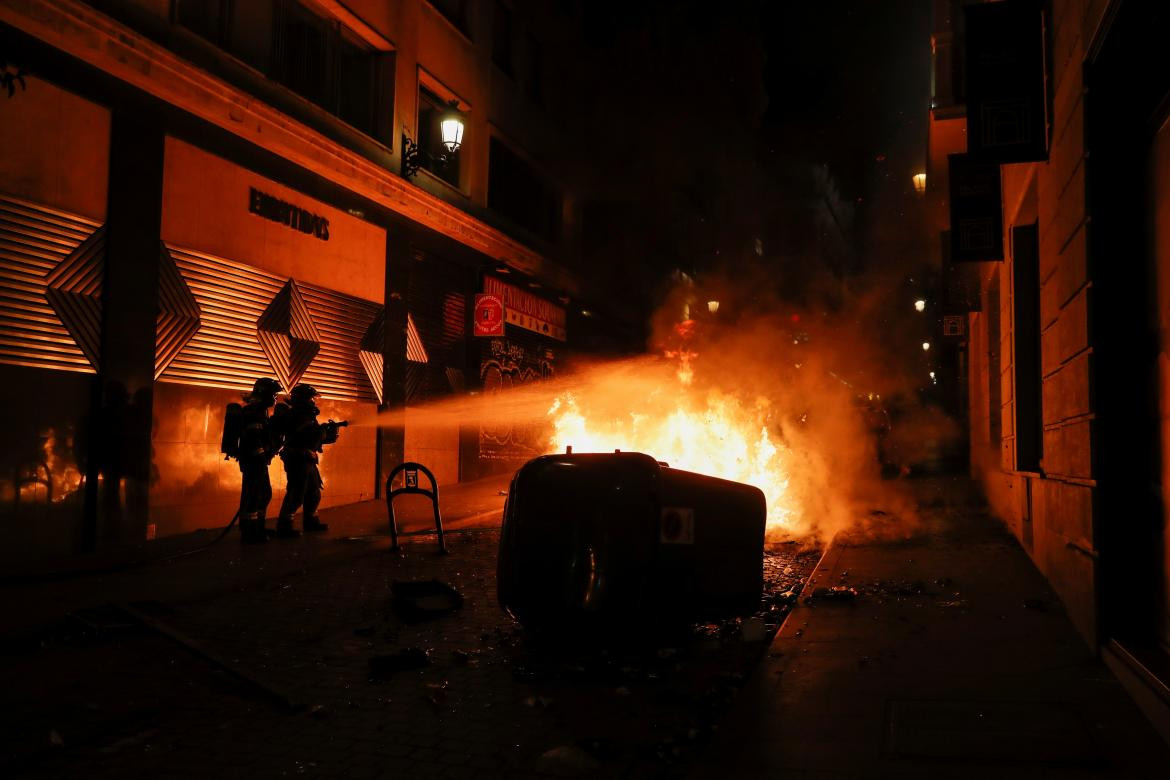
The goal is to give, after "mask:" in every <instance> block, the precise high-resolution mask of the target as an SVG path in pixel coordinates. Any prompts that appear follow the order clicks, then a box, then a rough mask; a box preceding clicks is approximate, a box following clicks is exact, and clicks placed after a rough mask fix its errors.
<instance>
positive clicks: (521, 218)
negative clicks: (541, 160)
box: [488, 138, 561, 242]
mask: <svg viewBox="0 0 1170 780" xmlns="http://www.w3.org/2000/svg"><path fill="white" fill-rule="evenodd" d="M488 208H490V209H492V210H493V211H495V212H497V213H498V214H501V215H503V216H505V217H507V218H508V219H510V220H512V221H513V222H515V223H516V224H517V225H519V226H520V227H522V228H524V229H526V230H528V231H531V232H532V233H533V234H535V235H536V236H538V237H540V238H542V239H544V240H545V241H548V242H556V240H557V238H558V235H559V233H560V228H561V197H560V193H558V192H557V191H556V189H555V188H553V187H552V185H551V184H549V183H548V182H547V181H546V180H545V179H544V178H543V177H542V176H541V175H540V174H539V173H537V171H536V169H535V168H534V167H533V166H532V165H531V164H530V163H529V162H528V161H527V160H525V159H524V158H522V157H520V155H518V154H516V153H515V152H513V151H512V150H511V149H509V148H508V147H507V145H505V144H504V143H503V142H501V141H500V140H499V139H498V138H493V139H491V142H490V148H489V151H488Z"/></svg>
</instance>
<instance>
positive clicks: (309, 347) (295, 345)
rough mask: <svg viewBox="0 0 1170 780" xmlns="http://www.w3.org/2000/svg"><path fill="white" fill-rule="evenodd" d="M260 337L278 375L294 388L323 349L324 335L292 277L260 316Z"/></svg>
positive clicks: (257, 330)
mask: <svg viewBox="0 0 1170 780" xmlns="http://www.w3.org/2000/svg"><path fill="white" fill-rule="evenodd" d="M256 337H257V340H259V342H260V348H261V349H263V350H264V354H265V355H266V356H267V357H268V362H269V363H271V364H272V370H273V371H275V372H276V378H277V379H278V380H280V383H281V384H282V385H284V389H285V390H286V391H287V390H291V389H292V388H293V385H295V384H297V382H299V381H300V380H301V377H302V376H304V373H305V371H306V370H307V369H308V368H309V364H310V363H312V362H313V358H314V357H316V356H317V353H318V352H319V351H320V349H321V335H320V334H319V333H318V332H317V328H316V326H315V325H314V324H313V318H312V317H311V316H310V315H309V309H308V307H307V306H305V301H304V299H303V298H301V293H300V291H299V290H298V289H297V285H296V283H295V282H294V281H293V280H292V279H289V280H288V281H287V282H285V285H284V287H282V288H281V289H280V292H278V293H277V294H276V296H275V297H274V298H273V299H272V301H271V302H269V304H268V306H267V308H265V309H264V311H263V312H262V313H261V315H260V317H259V319H257V320H256Z"/></svg>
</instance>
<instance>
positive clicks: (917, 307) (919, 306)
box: [914, 298, 926, 311]
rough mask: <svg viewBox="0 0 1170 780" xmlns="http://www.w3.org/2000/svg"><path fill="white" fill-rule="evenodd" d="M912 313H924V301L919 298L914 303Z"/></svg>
mask: <svg viewBox="0 0 1170 780" xmlns="http://www.w3.org/2000/svg"><path fill="white" fill-rule="evenodd" d="M914 311H926V301H924V300H922V299H921V298H919V299H918V300H916V301H914Z"/></svg>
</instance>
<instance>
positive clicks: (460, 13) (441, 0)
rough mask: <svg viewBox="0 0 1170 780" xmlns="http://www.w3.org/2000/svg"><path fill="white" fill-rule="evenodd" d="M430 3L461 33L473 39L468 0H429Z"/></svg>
mask: <svg viewBox="0 0 1170 780" xmlns="http://www.w3.org/2000/svg"><path fill="white" fill-rule="evenodd" d="M429 2H430V4H431V5H432V6H433V7H434V9H435V10H436V11H438V12H439V13H440V14H442V15H443V17H444V18H445V19H446V20H447V21H448V22H450V23H451V24H453V25H455V28H456V29H457V30H459V32H461V33H463V34H464V35H466V36H468V37H471V25H470V23H469V22H468V15H467V0H429Z"/></svg>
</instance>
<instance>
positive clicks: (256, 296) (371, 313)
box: [160, 246, 381, 403]
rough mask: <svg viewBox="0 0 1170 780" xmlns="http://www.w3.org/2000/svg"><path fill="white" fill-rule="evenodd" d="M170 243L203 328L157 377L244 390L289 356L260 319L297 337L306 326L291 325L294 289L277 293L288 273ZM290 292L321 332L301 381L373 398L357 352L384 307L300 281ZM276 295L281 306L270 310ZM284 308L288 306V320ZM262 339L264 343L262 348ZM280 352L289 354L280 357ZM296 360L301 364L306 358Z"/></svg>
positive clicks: (341, 395)
mask: <svg viewBox="0 0 1170 780" xmlns="http://www.w3.org/2000/svg"><path fill="white" fill-rule="evenodd" d="M167 248H168V250H169V251H170V254H171V257H172V258H173V259H174V262H175V265H176V266H177V267H178V269H179V273H180V275H181V276H182V278H183V280H184V281H185V282H186V284H187V286H188V287H189V288H190V290H191V292H192V293H193V294H194V296H195V300H196V302H197V304H198V306H199V310H200V314H199V320H200V325H199V329H198V330H197V331H196V332H195V334H194V335H193V336H192V337H191V339H190V341H189V342H188V343H187V346H185V347H183V348H182V349H181V350H179V353H178V355H176V356H175V358H174V359H173V360H172V361H171V364H170V366H168V367H167V368H166V369H165V370H164V371H163V375H162V376H161V377H160V381H162V382H179V383H182V384H188V385H201V386H204V387H222V388H229V389H233V390H240V391H246V390H248V389H249V388H251V386H252V382H253V381H255V380H256V378H257V377H261V376H274V374H275V372H274V371H273V362H274V361H273V359H272V358H270V355H273V356H277V358H276V361H277V362H285V361H288V360H289V358H290V357H292V353H293V349H292V340H291V337H290V336H289V335H286V334H285V333H282V332H279V331H276V332H274V331H271V330H265V329H262V328H259V327H258V324H257V323H258V322H259V321H260V320H264V324H265V325H266V326H268V327H275V328H282V327H283V325H284V323H285V322H287V323H288V330H289V331H290V332H295V334H303V333H304V332H305V328H306V323H305V321H304V320H301V321H300V322H299V324H295V327H294V318H293V310H292V307H293V305H294V303H293V299H292V291H291V290H289V292H288V295H287V296H282V293H283V292H284V291H285V288H286V287H288V277H281V276H276V275H275V274H271V273H269V272H267V271H262V270H261V269H259V268H255V267H253V266H249V265H246V264H244V263H240V262H238V261H235V260H228V259H225V258H222V257H215V256H214V255H208V254H204V253H201V252H195V251H192V250H189V249H182V248H180V247H175V246H168V247H167ZM295 289H296V293H297V294H298V297H299V299H300V300H301V302H302V303H303V304H304V306H305V311H306V312H307V317H306V318H305V320H307V321H308V323H311V326H312V328H314V329H315V331H316V333H317V334H319V345H318V346H319V349H318V351H317V352H316V355H315V356H313V357H312V361H311V362H310V363H309V366H308V368H307V369H305V372H304V374H303V375H302V376H301V377H300V379H299V381H301V382H306V383H308V384H311V385H313V386H314V387H316V388H317V389H318V390H320V391H321V393H322V394H323V395H324V396H326V397H327V398H335V399H344V400H352V401H360V402H364V403H373V402H374V401H375V400H376V398H375V394H374V389H373V387H372V386H371V384H370V381H369V379H368V374H367V369H366V367H365V366H364V365H363V363H362V361H361V360H360V351H361V341H362V337H363V334H365V333H366V332H367V331H368V330H369V327H370V325H371V323H372V322H373V321H374V318H375V317H376V316H377V314H378V310H379V309H380V308H381V304H380V303H375V302H373V301H368V300H365V299H363V298H356V297H354V296H351V295H345V294H343V293H340V292H337V291H336V290H330V289H327V288H324V287H317V286H315V285H312V284H309V283H307V282H302V281H297V282H296V284H295ZM278 299H279V300H281V301H283V304H278V305H277V306H275V307H274V306H273V303H274V301H276V300H278ZM284 306H287V307H288V308H287V319H286V318H285V314H286V311H284V310H282V309H283V307H284ZM298 319H299V317H298ZM310 335H312V332H311V331H310ZM262 342H267V347H265V346H262ZM280 355H285V356H287V357H286V358H284V359H283V360H281V359H280V358H279V356H280ZM299 359H300V360H301V361H302V362H303V360H304V356H301V357H300V358H299ZM296 362H297V359H296V358H294V359H292V360H291V364H292V365H294V366H295V364H296ZM294 373H295V372H294ZM278 379H280V381H281V382H282V384H284V383H286V382H288V379H286V378H284V377H278Z"/></svg>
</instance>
